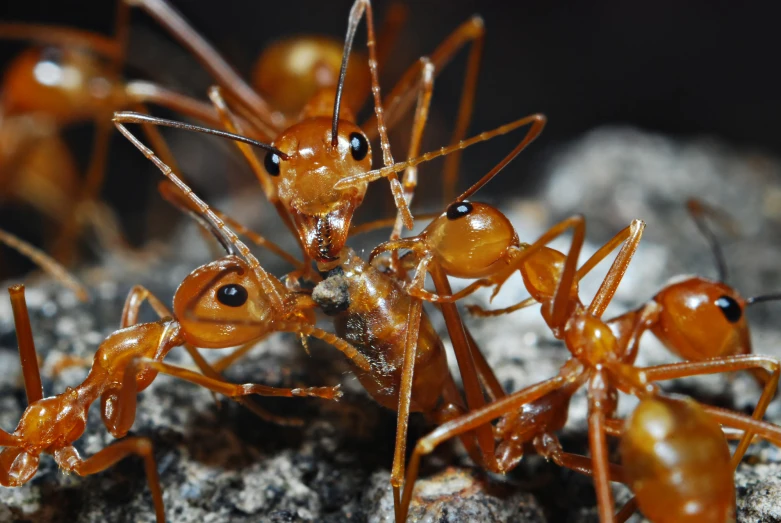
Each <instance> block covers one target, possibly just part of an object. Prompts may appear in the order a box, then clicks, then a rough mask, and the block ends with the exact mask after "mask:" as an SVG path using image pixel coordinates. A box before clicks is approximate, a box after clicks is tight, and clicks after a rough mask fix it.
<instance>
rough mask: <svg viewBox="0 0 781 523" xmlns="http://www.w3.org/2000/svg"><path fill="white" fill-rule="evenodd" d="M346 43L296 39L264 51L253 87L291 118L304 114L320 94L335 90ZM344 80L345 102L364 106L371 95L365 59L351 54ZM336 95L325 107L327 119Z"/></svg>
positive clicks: (336, 40) (255, 72)
mask: <svg viewBox="0 0 781 523" xmlns="http://www.w3.org/2000/svg"><path fill="white" fill-rule="evenodd" d="M343 48H344V43H343V42H342V41H341V40H338V39H336V38H330V37H326V36H296V37H292V38H287V39H284V40H280V41H278V42H275V43H274V44H272V45H271V46H270V47H268V48H267V49H265V50H264V51H263V54H261V55H260V58H258V61H257V63H256V64H255V69H254V70H253V73H252V83H253V86H254V87H255V88H256V89H257V90H258V92H259V93H260V94H261V95H262V96H263V98H264V99H265V100H266V101H268V102H269V103H270V104H271V106H272V107H275V108H278V109H279V110H280V111H282V112H283V113H284V114H285V115H287V116H288V117H294V116H296V115H297V114H299V113H300V112H301V110H302V109H303V108H304V105H306V103H307V102H308V101H309V100H311V99H312V97H313V96H315V93H317V92H318V91H320V90H323V89H330V88H336V86H337V83H338V81H339V68H340V66H341V62H342V51H343ZM352 55H353V59H352V60H350V62H349V65H348V66H347V75H346V77H345V80H344V87H343V93H344V99H345V100H347V101H351V102H353V104H351V107H350V109H352V110H353V111H356V110H358V109H360V107H354V106H352V105H355V104H356V103H361V102H362V101H363V100H364V98H365V96H366V94H367V93H369V86H370V84H371V76H370V73H369V65H368V60H367V58H366V56H364V54H363V53H361V52H359V51H352ZM333 104H334V93H333V92H331V95H330V99H329V100H328V101H327V103H326V105H325V109H326V110H325V111H324V113H325V116H330V114H331V111H332V110H333Z"/></svg>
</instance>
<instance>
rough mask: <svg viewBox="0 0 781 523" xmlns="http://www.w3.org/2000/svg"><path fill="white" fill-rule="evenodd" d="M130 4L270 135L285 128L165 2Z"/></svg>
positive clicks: (138, 0)
mask: <svg viewBox="0 0 781 523" xmlns="http://www.w3.org/2000/svg"><path fill="white" fill-rule="evenodd" d="M125 1H126V2H127V3H128V4H129V5H132V6H138V7H140V8H141V9H143V10H144V11H146V13H147V14H149V15H150V16H151V17H152V18H154V19H155V20H156V21H157V22H158V23H159V24H160V25H161V26H162V27H163V28H164V29H165V30H167V31H168V32H169V33H171V35H172V36H173V37H174V38H175V39H176V40H178V41H179V43H180V44H182V45H183V46H184V47H185V48H187V49H189V50H190V52H192V53H193V55H194V56H195V58H196V59H198V61H199V62H200V63H201V65H203V66H204V68H205V69H206V70H207V71H208V72H209V73H210V74H211V75H212V77H213V78H214V79H215V80H216V81H217V83H219V84H220V85H222V86H224V87H225V88H226V89H228V90H229V91H231V92H232V93H233V94H234V95H235V96H236V97H237V98H238V99H239V100H240V101H241V103H242V104H244V105H245V106H247V108H249V109H251V110H252V112H253V113H254V114H255V115H256V116H257V117H258V118H259V119H260V120H261V121H263V123H264V124H266V126H267V127H268V131H269V133H268V134H270V135H271V136H274V135H276V134H277V133H278V132H279V131H280V130H281V129H283V128H284V127H286V125H285V122H284V118H282V116H281V115H280V114H279V113H276V112H274V111H272V110H271V108H270V107H269V105H268V104H267V103H266V101H265V100H263V98H261V96H260V95H259V94H258V93H257V92H255V90H254V89H252V87H250V85H249V84H247V82H246V81H244V79H243V78H242V77H241V76H239V74H238V73H237V72H236V71H235V70H234V69H233V68H232V67H231V66H230V65H228V63H227V62H226V61H225V60H224V59H223V58H222V56H220V54H219V53H218V52H217V51H216V50H215V49H214V47H212V45H211V44H210V43H209V42H207V41H206V39H204V38H203V37H202V36H201V35H200V34H198V32H197V31H195V29H193V28H192V27H191V26H190V24H189V23H188V22H187V21H186V20H185V19H184V17H182V15H181V14H180V13H179V12H178V11H177V10H176V9H174V8H173V7H172V6H171V5H169V4H168V3H167V2H165V1H164V0H125Z"/></svg>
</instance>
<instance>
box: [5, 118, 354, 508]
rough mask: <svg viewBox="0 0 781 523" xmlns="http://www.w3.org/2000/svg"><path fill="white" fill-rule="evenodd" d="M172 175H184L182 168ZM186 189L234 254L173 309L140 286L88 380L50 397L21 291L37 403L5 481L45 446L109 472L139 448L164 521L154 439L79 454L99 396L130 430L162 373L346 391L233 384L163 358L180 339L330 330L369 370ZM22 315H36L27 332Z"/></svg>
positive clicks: (292, 392)
mask: <svg viewBox="0 0 781 523" xmlns="http://www.w3.org/2000/svg"><path fill="white" fill-rule="evenodd" d="M123 134H124V133H123ZM128 134H129V133H128ZM131 136H132V135H131ZM134 144H136V142H134ZM172 181H173V182H174V183H176V182H177V179H176V178H175V176H172ZM179 183H180V184H181V182H179ZM185 194H188V197H187V200H188V201H189V202H190V203H191V206H190V207H188V210H191V209H192V208H193V207H195V208H198V209H199V212H198V214H197V216H198V218H199V221H200V222H201V223H202V224H203V225H205V226H206V227H207V228H208V229H209V230H210V231H211V232H212V233H213V234H214V236H215V238H216V239H217V240H218V241H219V242H220V243H221V244H222V245H223V246H224V247H225V249H226V252H227V255H226V256H225V257H223V258H221V259H219V260H217V261H214V262H211V263H209V264H206V265H204V266H201V267H199V268H197V269H196V270H194V271H193V272H192V273H191V274H190V275H189V276H187V278H185V280H184V281H183V282H182V284H181V285H180V286H179V289H178V290H177V292H176V294H175V296H174V300H173V313H171V312H170V311H168V310H167V309H166V307H165V306H164V305H163V304H162V303H161V302H160V301H159V300H158V299H157V298H155V297H154V296H153V295H151V294H150V293H149V292H148V291H147V290H146V289H145V288H143V287H140V286H137V287H135V288H134V289H133V290H132V291H131V293H130V294H129V296H128V298H127V301H126V303H125V308H124V310H123V314H122V322H121V329H120V330H118V331H116V332H115V333H113V334H112V335H110V336H109V337H108V338H106V340H105V341H104V342H103V343H101V345H100V347H99V348H98V350H97V352H96V354H95V357H94V361H93V365H92V369H91V370H90V372H89V374H88V375H87V377H86V378H85V380H84V381H83V382H82V383H81V384H80V385H78V386H76V387H73V388H69V389H68V390H67V391H66V392H64V393H62V394H59V395H56V396H52V397H48V398H44V397H43V394H42V390H41V387H40V376H39V375H38V367H37V359H36V358H35V347H34V345H33V343H32V336H31V334H29V332H30V330H29V316H28V314H27V310H26V307H25V306H24V301H23V296H22V298H21V302H20V301H19V299H18V298H16V299H14V298H13V291H12V303H13V304H14V312H15V317H16V318H17V330H18V332H20V333H22V332H26V333H28V336H27V337H26V338H24V340H25V341H24V342H23V341H22V340H23V337H22V335H20V354H24V355H26V356H27V357H23V358H22V364H23V371H24V376H25V386H26V389H27V392H28V402H29V405H28V407H27V409H26V410H25V412H24V414H23V415H22V419H21V420H20V422H19V425H18V426H17V428H16V430H15V431H14V432H13V433H7V432H0V445H1V446H3V447H6V448H5V449H4V450H3V451H2V452H0V484H2V485H4V486H19V485H22V484H24V483H26V482H27V481H29V480H30V479H31V478H32V477H33V475H34V474H35V472H36V470H37V468H38V463H39V456H40V454H41V453H49V454H52V455H53V456H54V459H55V461H56V462H57V464H58V465H59V466H60V468H62V469H63V470H65V471H67V472H75V473H77V474H79V475H89V474H94V473H97V472H100V471H102V470H105V469H106V468H108V467H110V466H111V465H113V464H114V463H116V462H117V461H119V460H121V459H122V458H124V457H126V456H128V455H130V454H137V455H140V456H142V457H143V458H144V460H145V468H146V473H147V480H148V482H149V485H150V489H151V491H152V497H153V499H154V503H155V512H156V515H157V520H158V521H159V522H162V521H164V520H165V514H164V508H163V500H162V491H161V489H160V483H159V478H158V476H157V471H156V468H155V463H154V457H153V454H152V447H151V443H150V441H149V440H148V439H147V438H139V437H134V438H128V439H125V440H123V441H121V442H119V443H117V444H115V445H112V446H110V447H107V448H106V449H104V450H102V451H100V452H99V453H97V454H95V455H94V456H92V457H90V458H87V459H82V458H81V457H79V455H78V453H77V451H76V450H75V449H74V447H73V446H72V443H73V441H75V440H76V439H78V438H79V437H81V435H82V434H83V432H84V429H85V428H86V416H87V411H88V409H89V406H90V405H91V404H92V403H93V402H95V401H96V400H97V399H98V398H100V400H101V415H102V418H103V422H104V424H105V425H106V427H107V428H108V430H109V432H110V433H111V434H112V435H113V436H115V437H117V438H119V437H123V436H125V435H126V434H127V432H128V430H129V429H130V427H131V426H132V424H133V421H134V419H135V411H136V395H137V393H138V392H139V391H141V390H143V389H144V388H146V387H147V386H148V385H149V384H150V383H151V382H152V381H153V380H154V378H155V377H156V376H157V374H158V373H160V372H162V373H165V374H169V375H172V376H175V377H178V378H180V379H183V380H185V381H190V382H192V383H195V384H198V385H201V386H203V387H205V388H208V389H209V390H211V391H213V392H219V393H222V394H225V395H226V396H229V397H231V398H241V397H243V396H247V395H250V394H259V395H267V396H284V397H294V396H309V397H320V398H324V399H338V398H339V397H340V396H341V391H340V390H339V387H338V386H336V387H310V388H294V389H285V388H278V387H268V386H265V385H257V384H232V383H228V382H225V381H223V380H222V379H220V378H218V377H214V376H204V375H201V374H198V373H196V372H193V371H190V370H187V369H184V368H180V367H176V366H173V365H170V364H167V363H164V362H163V361H162V360H163V359H164V357H165V356H166V354H167V353H168V352H169V351H170V350H171V349H172V348H174V347H177V346H179V345H185V346H186V347H188V348H191V346H192V345H197V346H200V347H206V348H224V347H232V346H235V345H238V344H242V343H246V342H248V341H252V340H257V339H259V338H262V337H264V336H265V335H267V334H268V333H270V332H274V331H286V330H288V331H294V332H298V333H300V334H302V335H308V336H314V337H318V338H321V339H323V340H325V341H326V342H328V343H331V344H332V345H334V346H336V347H337V348H339V349H340V350H342V351H344V352H345V354H346V355H347V356H348V357H350V358H351V360H352V361H353V363H355V364H356V365H357V366H358V367H359V368H362V369H364V370H368V369H369V364H368V362H367V361H366V360H365V359H364V358H362V356H361V355H360V354H358V353H357V352H356V351H355V349H354V348H353V347H351V346H350V345H349V344H348V343H346V342H344V341H343V340H341V339H339V338H337V337H335V336H333V335H331V334H328V333H326V332H324V331H321V330H320V329H317V328H315V327H314V326H313V325H311V323H312V319H311V308H312V307H313V304H312V302H311V300H309V301H308V303H307V300H306V299H305V298H306V297H304V296H294V295H292V294H291V293H289V292H286V291H285V289H284V286H282V284H281V283H280V282H279V281H278V280H276V279H274V278H273V277H271V276H270V275H268V274H267V273H266V272H265V271H263V269H262V268H261V267H260V265H259V264H258V262H257V260H256V259H255V258H254V257H253V256H252V254H251V253H250V252H249V250H248V249H247V247H246V246H245V245H244V244H243V243H241V242H240V241H239V240H238V238H236V236H235V234H234V233H233V232H232V231H231V230H230V229H228V228H227V227H226V226H225V224H224V223H222V222H221V221H220V220H219V218H217V217H216V215H214V214H213V213H212V212H211V211H210V209H209V208H208V206H206V204H205V203H203V202H202V201H201V200H199V199H198V198H197V197H195V196H194V195H192V194H191V193H187V192H185ZM168 196H169V198H170V199H172V200H173V201H174V203H176V204H180V203H181V202H180V201H177V200H176V199H177V198H180V199H181V198H183V197H182V196H181V195H177V194H175V193H169V194H168ZM144 300H148V301H149V303H150V305H151V306H152V308H153V309H154V310H155V311H156V312H157V313H158V314H159V315H160V316H161V317H162V319H161V320H160V321H157V322H154V323H137V322H136V319H137V317H138V311H139V308H140V306H141V304H142V303H143V301H144ZM20 318H25V319H26V322H27V329H26V330H25V329H24V328H23V327H24V325H23V322H22V320H21V319H20ZM36 377H37V380H36V379H35V378H36ZM35 383H37V385H36V384H35Z"/></svg>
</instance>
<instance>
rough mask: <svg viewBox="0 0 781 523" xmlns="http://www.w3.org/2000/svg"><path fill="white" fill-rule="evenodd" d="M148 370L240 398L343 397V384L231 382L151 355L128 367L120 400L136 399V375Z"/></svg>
mask: <svg viewBox="0 0 781 523" xmlns="http://www.w3.org/2000/svg"><path fill="white" fill-rule="evenodd" d="M145 370H153V371H155V372H162V373H164V374H168V375H170V376H173V377H175V378H179V379H181V380H184V381H188V382H190V383H194V384H195V385H200V386H201V387H204V388H206V389H209V390H211V391H212V392H217V393H219V394H223V395H225V396H228V397H229V398H237V397H241V396H249V395H251V394H257V395H260V396H274V397H284V398H294V397H311V398H322V399H328V400H338V399H339V398H340V397H341V396H342V392H341V391H340V390H339V389H340V386H339V385H337V386H335V387H306V388H300V387H299V388H293V389H287V388H281V387H270V386H268V385H260V384H256V383H243V384H238V383H229V382H227V381H224V380H221V379H215V378H210V377H208V376H204V375H203V374H198V373H197V372H194V371H191V370H189V369H185V368H183V367H177V366H176V365H171V364H170V363H165V362H162V361H157V360H153V359H149V358H136V359H134V360H133V361H132V362H131V363H129V364H128V366H127V367H126V368H125V375H124V378H123V382H122V389H121V393H120V394H121V396H120V401H124V402H125V403H127V402H129V401H130V402H132V403H134V404H135V401H136V376H138V375H139V373H141V372H143V371H145ZM132 410H133V411H135V405H133V406H132Z"/></svg>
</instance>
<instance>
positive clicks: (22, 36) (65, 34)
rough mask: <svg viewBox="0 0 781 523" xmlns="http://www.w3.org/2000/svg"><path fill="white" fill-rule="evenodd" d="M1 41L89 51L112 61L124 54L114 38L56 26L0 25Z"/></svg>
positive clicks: (17, 23) (16, 23)
mask: <svg viewBox="0 0 781 523" xmlns="http://www.w3.org/2000/svg"><path fill="white" fill-rule="evenodd" d="M0 39H3V40H32V41H33V42H35V43H37V44H39V45H45V46H54V47H67V48H76V49H88V50H89V51H91V52H93V53H96V54H98V55H100V56H103V57H105V58H112V59H113V58H116V57H117V56H120V55H121V54H122V51H121V49H119V47H118V46H117V41H116V40H115V39H114V38H107V37H105V36H103V35H99V34H96V33H93V32H91V31H83V30H81V29H72V28H69V27H61V26H56V25H44V24H24V23H19V22H8V23H0Z"/></svg>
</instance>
